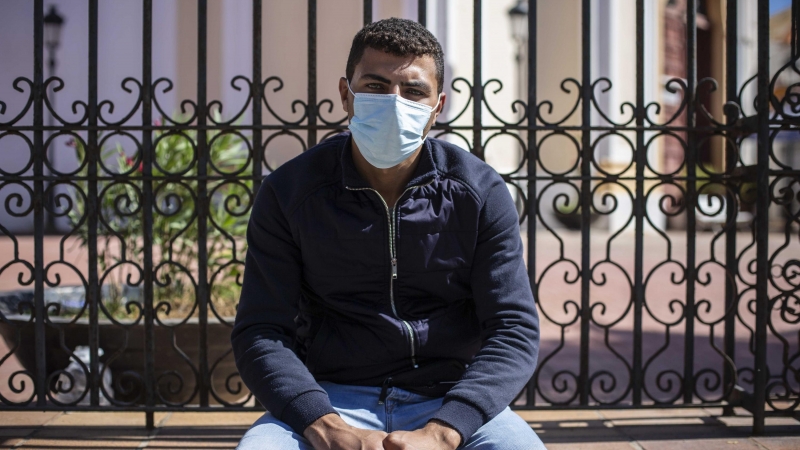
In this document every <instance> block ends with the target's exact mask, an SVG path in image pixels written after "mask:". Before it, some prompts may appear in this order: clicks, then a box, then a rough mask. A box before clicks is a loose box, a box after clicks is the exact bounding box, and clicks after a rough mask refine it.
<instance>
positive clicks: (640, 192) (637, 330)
mask: <svg viewBox="0 0 800 450" xmlns="http://www.w3.org/2000/svg"><path fill="white" fill-rule="evenodd" d="M644 108H645V100H644V0H637V1H636V126H637V127H643V126H644V115H645V110H644ZM646 163H647V160H646V155H645V144H644V131H643V130H639V131H637V132H636V196H635V197H634V205H633V212H634V215H635V219H636V223H635V228H634V232H635V236H634V239H635V241H636V242H635V244H634V267H637V268H640V269H639V270H634V271H633V272H634V273H633V286H634V287H633V295H634V298H633V301H634V303H633V368H632V370H633V372H632V373H631V378H632V379H631V384H632V386H631V387H632V392H633V404H634V405H641V404H642V309H643V305H644V283H643V280H642V270H641V267H643V266H644V216H645V214H646V211H645V208H646V206H647V205H646V204H645V201H644V180H643V178H644V167H645V164H646Z"/></svg>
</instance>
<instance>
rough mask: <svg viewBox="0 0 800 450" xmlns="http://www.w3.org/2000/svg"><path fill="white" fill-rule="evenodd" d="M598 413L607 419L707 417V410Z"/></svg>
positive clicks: (609, 411)
mask: <svg viewBox="0 0 800 450" xmlns="http://www.w3.org/2000/svg"><path fill="white" fill-rule="evenodd" d="M598 413H600V415H602V416H603V417H605V418H607V419H639V418H643V417H648V418H650V417H652V418H656V417H707V416H710V415H711V414H709V412H708V411H706V410H705V408H697V409H694V408H692V409H687V408H651V409H644V408H643V409H601V410H598Z"/></svg>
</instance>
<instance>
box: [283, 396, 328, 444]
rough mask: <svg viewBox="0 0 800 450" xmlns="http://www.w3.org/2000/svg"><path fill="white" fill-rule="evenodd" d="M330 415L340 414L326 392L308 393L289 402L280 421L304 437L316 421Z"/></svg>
mask: <svg viewBox="0 0 800 450" xmlns="http://www.w3.org/2000/svg"><path fill="white" fill-rule="evenodd" d="M330 413H334V414H338V413H337V412H336V410H335V409H333V406H331V400H330V399H329V398H328V394H327V393H325V392H324V391H308V392H306V393H303V394H300V395H298V396H297V397H295V398H294V400H292V401H291V402H289V404H288V405H286V407H285V408H283V411H282V412H281V416H280V417H279V418H278V419H280V420H281V421H282V422H283V423H285V424H286V425H289V426H290V427H292V429H293V430H294V431H296V432H297V433H298V434H300V435H302V434H303V431H305V429H306V428H308V426H309V425H311V424H312V423H314V421H315V420H317V419H319V418H320V417H322V416H324V415H326V414H330Z"/></svg>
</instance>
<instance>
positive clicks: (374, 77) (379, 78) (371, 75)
mask: <svg viewBox="0 0 800 450" xmlns="http://www.w3.org/2000/svg"><path fill="white" fill-rule="evenodd" d="M361 78H369V79H370V80H375V81H380V82H381V83H386V84H392V82H391V80H389V79H388V78H384V77H382V76H380V75H375V74H374V73H367V74H364V75H362V76H361Z"/></svg>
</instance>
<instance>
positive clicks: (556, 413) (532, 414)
mask: <svg viewBox="0 0 800 450" xmlns="http://www.w3.org/2000/svg"><path fill="white" fill-rule="evenodd" d="M514 412H515V413H517V414H518V415H519V416H520V417H522V418H523V419H524V420H525V421H526V422H561V421H578V420H598V419H600V418H601V417H600V416H599V415H598V414H597V411H594V410H586V409H583V410H576V411H569V410H549V411H542V410H538V411H537V410H533V411H514Z"/></svg>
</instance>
